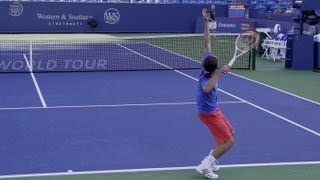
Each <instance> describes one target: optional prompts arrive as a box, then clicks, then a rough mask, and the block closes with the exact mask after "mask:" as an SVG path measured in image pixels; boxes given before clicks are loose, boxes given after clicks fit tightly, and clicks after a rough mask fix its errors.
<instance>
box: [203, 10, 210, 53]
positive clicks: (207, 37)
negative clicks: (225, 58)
mask: <svg viewBox="0 0 320 180" xmlns="http://www.w3.org/2000/svg"><path fill="white" fill-rule="evenodd" d="M202 16H203V20H204V50H205V52H211V38H210V30H209V20H210V14H208V13H207V9H205V8H204V9H202Z"/></svg>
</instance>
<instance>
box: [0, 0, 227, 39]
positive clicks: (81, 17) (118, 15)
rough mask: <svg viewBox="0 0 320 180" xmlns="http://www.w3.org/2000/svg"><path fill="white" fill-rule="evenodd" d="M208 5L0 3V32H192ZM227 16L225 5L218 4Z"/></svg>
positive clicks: (220, 11) (218, 9) (219, 14)
mask: <svg viewBox="0 0 320 180" xmlns="http://www.w3.org/2000/svg"><path fill="white" fill-rule="evenodd" d="M204 7H206V8H210V4H130V3H121V4H117V3H64V2H0V23H1V26H0V32H9V33H10V32H92V29H91V27H90V26H89V25H88V24H87V20H88V19H89V18H94V19H96V20H97V21H98V22H99V25H98V26H97V28H95V32H194V30H195V25H196V20H197V17H198V16H199V15H201V10H202V9H203V8H204ZM217 14H218V16H224V17H226V16H227V6H217Z"/></svg>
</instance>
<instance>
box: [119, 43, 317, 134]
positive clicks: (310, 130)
mask: <svg viewBox="0 0 320 180" xmlns="http://www.w3.org/2000/svg"><path fill="white" fill-rule="evenodd" d="M120 46H121V47H123V48H125V49H127V50H129V51H131V52H133V53H135V54H137V55H140V56H142V57H144V58H146V59H148V60H150V61H153V62H155V63H157V64H159V65H162V66H164V67H166V68H168V69H173V68H171V67H169V66H167V65H165V64H162V63H160V62H158V61H156V60H154V59H151V58H149V57H146V56H145V55H143V54H141V53H138V52H136V51H134V50H132V49H129V48H127V47H124V46H122V45H120ZM173 70H174V71H175V72H177V73H179V74H181V75H183V76H185V77H188V78H190V79H192V80H195V81H198V79H197V78H195V77H193V76H190V75H188V74H186V73H183V72H181V71H179V70H175V69H173ZM218 90H219V91H221V92H222V93H224V94H227V95H229V96H231V97H234V98H236V99H238V100H239V101H243V102H246V103H248V104H249V105H251V106H253V107H255V108H257V109H260V110H262V111H264V112H266V113H268V114H271V115H273V116H275V117H278V118H280V119H282V120H284V121H286V122H288V123H290V124H292V125H295V126H297V127H299V128H302V129H304V130H306V131H308V132H310V133H312V134H314V135H317V136H319V137H320V133H318V132H316V131H314V130H312V129H309V128H307V127H305V126H303V125H301V124H298V123H296V122H294V121H292V120H290V119H288V118H285V117H283V116H280V115H279V114H276V113H274V112H272V111H269V110H267V109H265V108H263V107H261V106H258V105H256V104H254V103H252V102H250V101H246V100H244V99H242V98H240V97H238V96H235V95H233V94H231V93H229V92H227V91H224V90H222V89H220V88H219V89H218Z"/></svg>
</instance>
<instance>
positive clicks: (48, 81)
mask: <svg viewBox="0 0 320 180" xmlns="http://www.w3.org/2000/svg"><path fill="white" fill-rule="evenodd" d="M140 48H143V49H146V47H143V46H141V45H139V46H125V48H124V49H126V50H127V51H125V52H124V53H128V54H130V55H129V56H137V57H139V58H140V60H141V62H142V64H144V65H145V63H152V64H155V66H160V67H162V68H163V67H165V68H166V69H170V67H172V66H173V65H172V64H166V63H165V62H161V61H160V60H161V59H165V57H168V56H179V55H177V54H175V53H170V52H168V51H166V52H165V53H167V55H165V54H162V56H159V55H158V56H152V55H148V53H149V52H151V51H158V52H157V53H159V51H164V50H161V49H160V48H156V47H154V48H153V49H151V50H150V51H147V52H146V53H145V52H141V51H139V49H140ZM47 53H48V52H47ZM53 53H61V52H60V50H57V52H50V53H48V55H50V54H53ZM61 54H64V53H61ZM120 54H121V53H120ZM122 54H123V53H122ZM151 54H153V53H151ZM37 56H39V57H41V58H42V57H43V56H45V55H43V54H40V55H35V56H34V60H36V58H37ZM68 56H69V57H70V56H71V55H70V54H68ZM25 57H26V59H27V60H28V59H29V57H28V56H27V55H26V56H25ZM25 57H23V55H21V57H20V58H22V60H23V58H25ZM56 57H57V56H56ZM65 57H66V56H63V55H61V59H62V60H63V59H65ZM125 57H127V56H125ZM43 59H45V58H43ZM45 60H48V59H45ZM178 61H179V62H178V63H180V64H185V63H187V62H190V61H191V60H190V59H188V58H185V57H182V56H180V60H178ZM175 63H176V62H175ZM191 63H196V62H193V61H191ZM196 64H197V65H198V66H199V64H198V63H196ZM129 66H130V65H129ZM198 73H199V69H192V70H185V69H183V70H176V69H175V68H174V70H162V71H111V72H90V73H84V72H72V73H70V72H69V73H68V72H60V73H11V74H10V73H2V74H0V77H1V78H0V83H1V84H2V88H1V89H2V91H1V92H2V96H1V101H0V112H1V113H0V119H1V126H0V130H1V132H2V133H1V136H0V142H1V144H0V159H1V161H0V178H1V177H4V178H5V177H15V176H16V175H19V174H38V173H60V172H67V171H70V170H72V171H73V172H88V171H109V170H125V169H146V168H166V167H173V168H174V167H189V166H195V165H197V164H198V163H199V161H201V159H202V158H203V156H204V155H206V154H207V153H208V152H209V150H210V148H211V146H212V145H213V140H212V138H211V137H210V134H209V131H208V130H207V129H206V127H205V126H204V125H203V124H202V123H201V121H200V120H198V119H197V115H196V107H195V88H196V83H197V81H196V79H197V75H198ZM219 90H220V92H219V95H220V96H219V101H220V103H219V106H220V108H221V109H222V110H223V111H224V112H225V114H226V116H227V117H228V118H229V119H230V121H231V123H232V124H233V126H234V127H235V129H236V144H235V147H234V148H233V149H232V150H231V151H230V152H229V153H228V154H227V155H226V156H225V157H224V158H223V159H221V160H220V163H221V164H222V165H228V164H250V163H278V162H279V163H284V162H288V163H291V162H301V163H303V162H318V163H319V162H320V153H319V152H318V149H319V148H320V141H319V138H320V122H319V117H318V115H319V110H320V104H319V103H318V102H314V101H311V100H307V99H304V98H301V97H298V96H295V95H293V94H290V93H286V92H284V91H281V90H278V89H276V88H272V87H269V86H266V85H264V84H261V83H258V82H254V81H251V80H248V79H245V78H243V77H240V76H238V75H236V74H232V73H229V74H226V75H224V76H223V77H222V78H221V80H220V83H219Z"/></svg>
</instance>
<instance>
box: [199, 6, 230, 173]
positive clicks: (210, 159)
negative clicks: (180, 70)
mask: <svg viewBox="0 0 320 180" xmlns="http://www.w3.org/2000/svg"><path fill="white" fill-rule="evenodd" d="M202 16H203V18H204V41H205V52H204V57H203V58H204V60H203V63H202V64H203V67H202V69H201V73H200V76H199V81H198V86H197V108H198V117H199V119H200V120H201V121H202V122H203V123H204V124H205V125H206V126H207V127H208V128H209V130H210V132H211V134H212V136H213V138H214V140H215V142H216V146H215V147H214V148H213V149H212V151H211V152H210V154H209V155H208V156H206V157H205V158H204V159H203V160H202V161H201V164H200V165H198V166H197V167H196V170H197V171H198V172H199V173H201V174H203V175H204V176H206V177H207V178H209V179H217V178H219V176H218V174H216V173H215V172H216V171H218V170H219V167H218V166H217V163H218V161H217V159H219V158H220V157H221V156H223V155H224V154H225V153H226V152H227V151H228V150H229V149H230V148H231V147H232V145H233V144H234V138H233V137H234V130H233V128H232V126H231V124H230V123H229V121H228V119H227V118H226V117H225V116H224V115H223V113H222V111H221V110H220V109H219V108H218V107H217V96H218V94H217V93H218V92H217V84H218V80H219V78H220V76H221V75H222V74H225V73H227V72H228V71H229V70H230V67H229V66H228V65H224V66H222V67H221V68H218V59H217V57H215V56H214V55H212V53H211V39H210V32H209V27H208V24H209V23H208V22H209V19H210V14H208V13H207V10H206V9H203V10H202Z"/></svg>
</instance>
